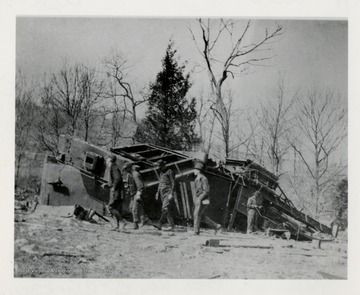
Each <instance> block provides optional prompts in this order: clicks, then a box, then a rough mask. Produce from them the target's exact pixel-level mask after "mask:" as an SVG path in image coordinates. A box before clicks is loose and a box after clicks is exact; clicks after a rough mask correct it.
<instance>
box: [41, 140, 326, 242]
mask: <svg viewBox="0 0 360 295" xmlns="http://www.w3.org/2000/svg"><path fill="white" fill-rule="evenodd" d="M59 151H60V153H59V156H57V157H55V156H51V155H49V156H47V157H46V159H45V163H44V168H43V175H42V181H41V192H40V203H41V204H45V205H55V206H56V205H75V204H78V205H80V206H81V207H85V208H92V210H94V211H95V212H102V214H103V215H104V216H106V215H107V210H106V204H107V203H108V199H109V191H108V189H107V188H102V186H101V185H102V184H103V183H105V182H106V173H107V171H106V163H105V159H106V157H107V156H109V155H111V154H113V155H116V157H117V165H118V166H119V167H120V169H121V168H122V167H123V165H124V164H125V163H126V162H133V163H136V164H137V165H139V166H140V169H141V171H140V174H141V175H142V177H143V180H144V184H145V186H146V188H147V189H146V192H147V194H146V195H147V196H146V198H145V201H144V202H145V208H147V212H146V214H147V215H148V217H149V218H150V219H157V218H158V217H159V216H160V212H161V202H160V201H158V200H155V194H156V190H157V185H158V179H159V175H158V171H157V168H156V162H157V161H158V160H160V159H162V160H163V161H165V162H166V166H168V167H169V168H170V169H172V170H173V171H174V174H175V178H176V194H175V196H174V201H175V205H176V212H175V219H176V223H177V224H182V225H190V224H191V222H192V219H193V207H194V196H195V187H194V179H195V176H194V162H195V161H196V160H200V161H203V162H206V163H207V166H206V169H205V171H204V173H205V175H206V177H207V178H208V180H209V183H210V187H211V190H210V199H211V205H210V206H209V208H208V211H207V215H208V216H209V217H210V218H211V219H212V220H214V221H215V222H218V223H220V224H221V225H222V226H223V228H224V229H227V230H229V231H231V230H244V229H245V228H246V214H247V210H246V209H247V208H246V204H247V200H248V198H249V197H250V196H252V195H253V193H254V192H255V191H257V190H259V189H261V195H262V197H263V204H262V205H263V209H262V210H261V211H260V212H259V218H258V221H257V227H258V228H259V229H260V230H266V231H267V232H268V234H269V235H270V234H275V235H285V236H286V237H287V238H289V237H290V236H291V237H292V238H295V239H307V240H311V239H324V237H326V238H325V239H326V240H331V239H332V228H330V227H328V226H326V225H324V224H321V223H320V222H319V221H317V220H315V219H313V218H312V217H310V216H308V215H306V214H304V213H302V212H300V211H299V210H297V209H296V207H295V206H294V204H293V203H292V202H291V200H289V199H288V198H287V197H286V195H285V193H284V191H283V190H282V189H281V187H280V186H279V183H278V178H277V177H276V176H275V175H274V174H272V173H271V172H269V171H268V170H266V169H265V168H264V167H262V166H260V165H258V164H256V163H254V162H253V161H250V160H247V161H240V160H234V159H227V161H226V163H225V164H224V165H221V166H218V165H216V163H214V162H212V161H211V160H207V157H206V155H204V154H202V155H200V157H199V154H198V155H197V156H194V154H193V153H185V152H179V151H174V150H170V149H166V148H163V147H158V146H155V145H151V144H134V145H131V146H124V147H115V148H111V149H110V150H108V149H106V148H101V147H98V146H95V145H92V144H89V143H87V142H84V141H81V140H79V139H75V138H70V137H67V136H61V137H60V141H59ZM125 185H126V183H125ZM129 202H130V200H129V198H126V200H125V202H124V204H123V214H124V216H125V217H129V218H131V213H130V211H129Z"/></svg>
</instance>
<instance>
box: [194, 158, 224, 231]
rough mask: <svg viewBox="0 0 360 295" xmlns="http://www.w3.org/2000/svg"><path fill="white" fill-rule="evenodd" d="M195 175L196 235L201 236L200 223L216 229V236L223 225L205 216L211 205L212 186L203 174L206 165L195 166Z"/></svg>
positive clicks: (198, 164)
mask: <svg viewBox="0 0 360 295" xmlns="http://www.w3.org/2000/svg"><path fill="white" fill-rule="evenodd" d="M194 168H195V171H194V174H195V176H196V178H195V194H196V201H195V209H194V234H195V235H199V234H200V222H204V223H206V224H207V225H208V226H209V227H211V228H213V229H215V234H216V233H217V231H218V230H219V229H221V225H220V224H218V223H216V222H214V221H212V220H211V219H210V218H209V217H207V216H206V215H205V211H206V209H207V207H208V206H209V205H210V200H209V192H210V186H209V182H208V180H207V178H206V176H205V175H204V174H203V173H202V171H203V170H204V165H203V164H202V163H199V162H198V163H196V164H195V167H194Z"/></svg>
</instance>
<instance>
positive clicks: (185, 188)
mask: <svg viewBox="0 0 360 295" xmlns="http://www.w3.org/2000/svg"><path fill="white" fill-rule="evenodd" d="M187 183H188V182H187V181H186V182H185V181H184V182H183V184H184V192H185V201H186V208H187V212H188V216H189V218H193V214H192V212H191V210H190V201H189V195H188V191H187Z"/></svg>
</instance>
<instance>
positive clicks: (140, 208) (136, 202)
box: [123, 162, 145, 229]
mask: <svg viewBox="0 0 360 295" xmlns="http://www.w3.org/2000/svg"><path fill="white" fill-rule="evenodd" d="M123 169H124V170H125V172H126V173H127V183H128V189H129V194H130V196H131V203H130V207H131V208H130V210H131V212H132V216H133V222H134V229H139V222H140V221H141V224H143V223H144V222H145V213H144V201H143V197H144V193H145V185H144V183H143V181H142V177H141V175H140V173H139V170H140V166H138V165H133V163H129V162H127V163H125V165H124V167H123Z"/></svg>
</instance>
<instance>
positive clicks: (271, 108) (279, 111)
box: [258, 77, 294, 174]
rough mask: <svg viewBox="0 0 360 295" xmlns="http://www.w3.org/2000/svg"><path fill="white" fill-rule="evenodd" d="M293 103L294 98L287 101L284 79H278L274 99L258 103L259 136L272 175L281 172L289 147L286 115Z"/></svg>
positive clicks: (288, 121)
mask: <svg viewBox="0 0 360 295" xmlns="http://www.w3.org/2000/svg"><path fill="white" fill-rule="evenodd" d="M293 102H294V98H288V99H287V97H286V90H285V85H284V79H283V78H282V77H280V79H279V82H278V85H277V91H276V96H275V98H273V97H267V98H266V102H265V103H260V112H259V113H258V119H259V123H260V126H261V131H260V135H261V136H263V140H264V143H265V148H266V149H267V154H268V157H269V159H270V167H271V170H272V172H273V173H274V174H279V173H280V172H281V171H280V170H281V165H282V163H283V161H284V156H285V155H286V153H287V152H288V151H289V148H290V147H291V146H290V144H289V143H288V141H287V138H288V133H289V129H290V124H289V123H290V120H291V119H290V118H289V116H288V115H289V111H290V109H291V107H292V105H293Z"/></svg>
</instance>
